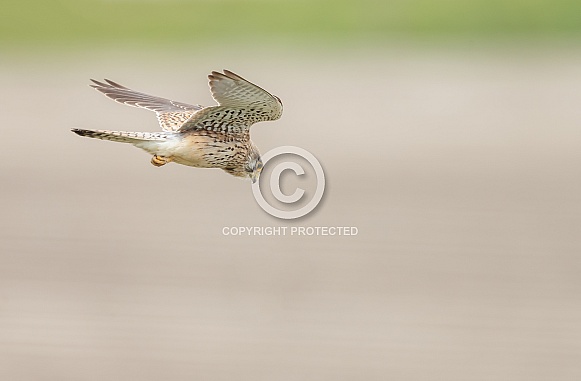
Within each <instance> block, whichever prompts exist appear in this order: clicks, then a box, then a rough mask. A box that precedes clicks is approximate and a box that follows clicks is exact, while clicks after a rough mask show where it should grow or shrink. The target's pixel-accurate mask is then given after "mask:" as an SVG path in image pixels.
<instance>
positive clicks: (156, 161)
mask: <svg viewBox="0 0 581 381" xmlns="http://www.w3.org/2000/svg"><path fill="white" fill-rule="evenodd" d="M170 161H171V159H170V158H169V157H163V156H159V155H153V157H152V158H151V164H153V165H155V166H156V167H161V166H162V165H166V164H167V163H169V162H170Z"/></svg>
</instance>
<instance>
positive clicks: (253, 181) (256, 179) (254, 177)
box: [250, 171, 260, 184]
mask: <svg viewBox="0 0 581 381" xmlns="http://www.w3.org/2000/svg"><path fill="white" fill-rule="evenodd" d="M259 177H260V171H254V172H252V176H250V179H251V180H252V184H254V183H255V182H256V181H258V178H259Z"/></svg>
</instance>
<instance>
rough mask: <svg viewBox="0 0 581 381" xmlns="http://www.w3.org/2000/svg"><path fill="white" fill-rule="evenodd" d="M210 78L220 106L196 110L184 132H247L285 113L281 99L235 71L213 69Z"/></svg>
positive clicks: (213, 95)
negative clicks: (251, 127)
mask: <svg viewBox="0 0 581 381" xmlns="http://www.w3.org/2000/svg"><path fill="white" fill-rule="evenodd" d="M208 79H209V80H210V90H211V91H212V97H213V98H214V99H215V100H216V102H218V104H219V106H211V107H206V108H205V109H203V110H201V111H199V112H197V113H195V114H194V115H193V116H192V117H191V118H190V119H189V120H188V121H187V122H186V123H184V124H183V126H181V127H180V129H179V131H180V132H185V131H192V130H213V131H218V132H243V131H244V130H247V129H248V128H250V126H252V125H253V124H254V123H256V122H262V121H269V120H276V119H278V118H280V116H281V115H282V103H281V101H280V99H279V98H277V97H275V96H274V95H272V94H270V93H269V92H268V91H266V90H264V89H262V88H260V87H258V86H256V85H255V84H253V83H251V82H249V81H247V80H246V79H244V78H242V77H241V76H239V75H237V74H235V73H233V72H231V71H228V70H224V73H218V72H216V71H213V72H212V74H210V75H209V76H208Z"/></svg>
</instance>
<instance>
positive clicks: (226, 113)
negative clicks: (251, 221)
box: [72, 70, 282, 182]
mask: <svg viewBox="0 0 581 381" xmlns="http://www.w3.org/2000/svg"><path fill="white" fill-rule="evenodd" d="M208 79H209V84H210V90H211V92H212V97H213V98H214V100H216V102H218V105H217V106H209V107H203V106H200V105H191V104H187V103H182V102H176V101H172V100H169V99H165V98H160V97H155V96H152V95H147V94H144V93H140V92H137V91H134V90H131V89H129V88H127V87H125V86H121V85H119V84H118V83H115V82H113V81H110V80H108V79H105V82H106V83H104V82H99V81H95V80H94V79H92V80H91V81H92V82H93V83H94V84H92V85H91V87H93V88H95V89H97V90H98V91H100V92H101V93H103V94H105V95H106V96H107V97H109V98H111V99H113V100H114V101H116V102H119V103H123V104H126V105H129V106H134V107H140V108H145V109H147V110H151V111H154V112H155V113H156V114H157V119H158V121H159V124H160V126H161V129H162V130H163V131H162V132H125V131H108V130H82V129H73V130H72V131H73V132H74V133H76V134H78V135H81V136H87V137H90V138H97V139H102V140H111V141H114V142H121V143H131V144H133V145H134V146H136V147H138V148H141V149H143V150H145V151H147V152H149V153H150V154H152V155H153V158H152V159H151V164H153V165H155V166H157V167H160V166H162V165H165V164H167V163H169V162H174V163H178V164H183V165H189V166H191V167H198V168H220V169H222V170H224V171H226V172H228V173H229V174H231V175H233V176H237V177H242V178H250V179H251V180H252V182H255V181H256V180H257V179H258V177H259V176H260V171H261V170H262V161H261V159H260V153H259V151H258V148H256V146H255V145H254V143H252V141H251V140H250V127H251V126H252V125H253V124H254V123H257V122H263V121H270V120H277V119H279V118H280V116H281V115H282V102H281V100H280V98H278V97H277V96H274V95H272V94H270V93H269V92H267V91H266V90H264V89H262V88H260V87H258V86H256V85H255V84H253V83H251V82H249V81H247V80H246V79H244V78H242V77H241V76H239V75H237V74H234V73H233V72H231V71H228V70H224V73H219V72H216V71H213V72H212V74H210V75H209V76H208Z"/></svg>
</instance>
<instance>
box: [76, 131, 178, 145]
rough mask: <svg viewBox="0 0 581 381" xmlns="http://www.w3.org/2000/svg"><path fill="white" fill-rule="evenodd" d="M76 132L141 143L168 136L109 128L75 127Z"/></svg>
mask: <svg viewBox="0 0 581 381" xmlns="http://www.w3.org/2000/svg"><path fill="white" fill-rule="evenodd" d="M71 131H73V132H74V133H75V134H77V135H80V136H86V137H89V138H96V139H101V140H111V141H113V142H120V143H132V144H136V143H140V142H144V141H165V140H167V138H168V136H167V134H166V133H164V132H125V131H108V130H82V129H78V128H73V129H72V130H71Z"/></svg>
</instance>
